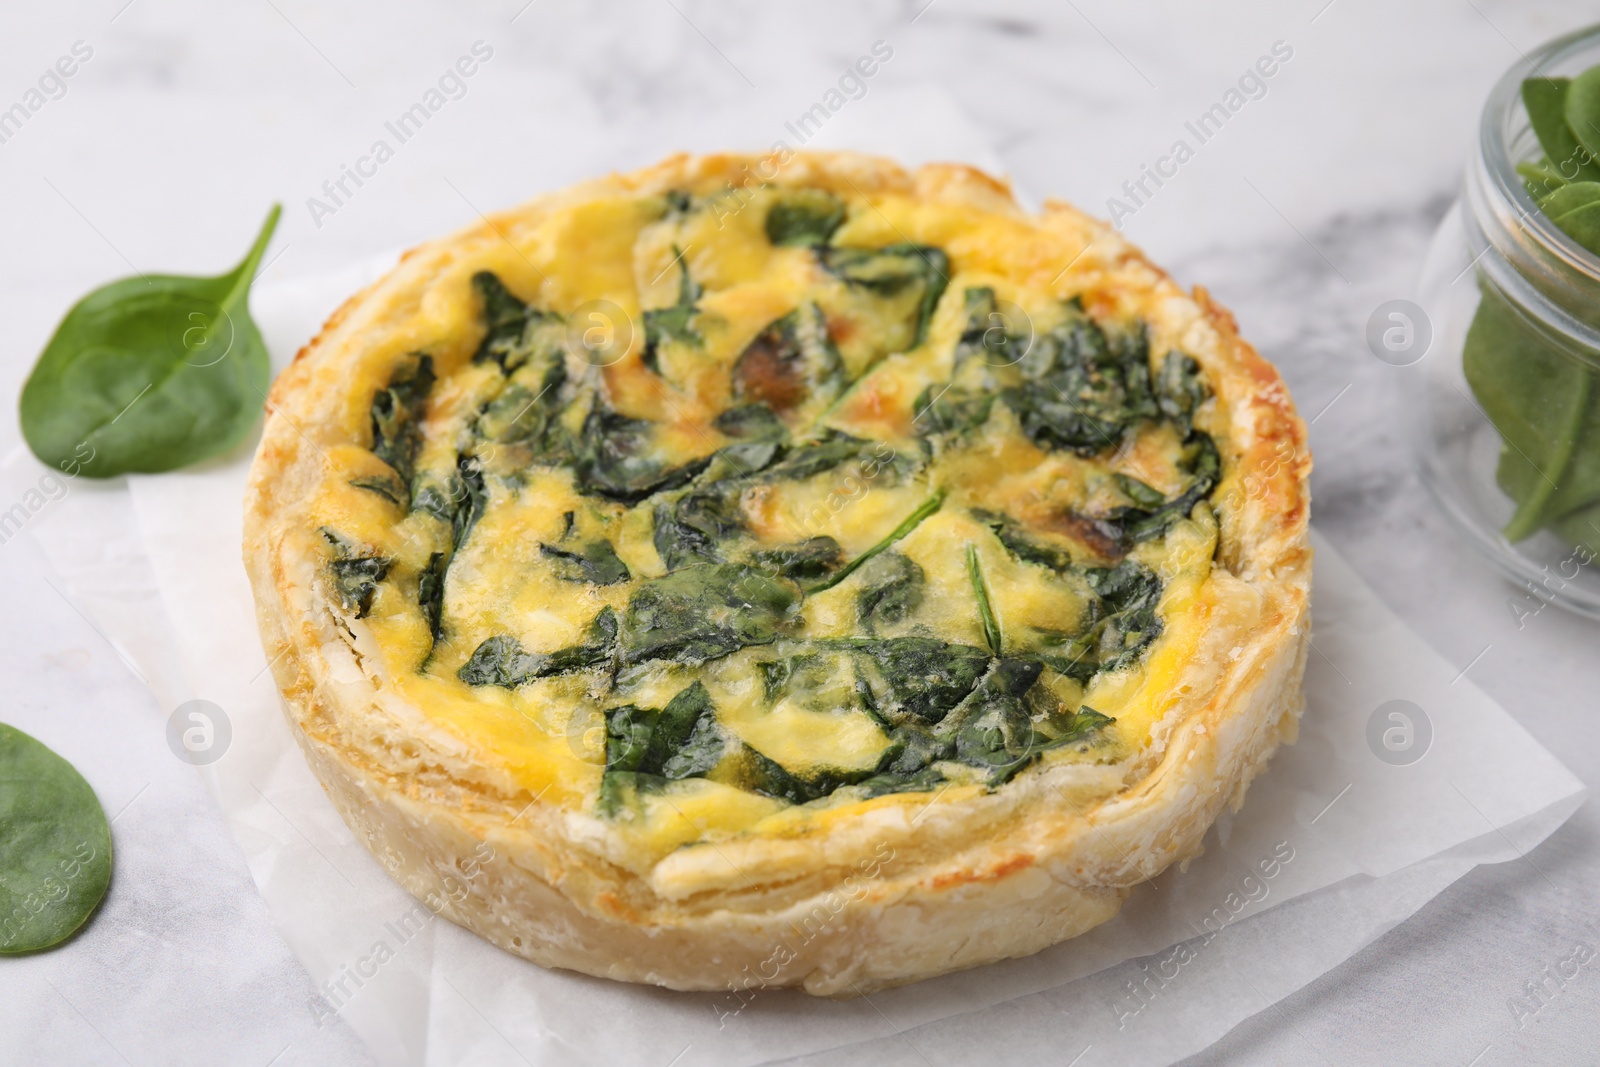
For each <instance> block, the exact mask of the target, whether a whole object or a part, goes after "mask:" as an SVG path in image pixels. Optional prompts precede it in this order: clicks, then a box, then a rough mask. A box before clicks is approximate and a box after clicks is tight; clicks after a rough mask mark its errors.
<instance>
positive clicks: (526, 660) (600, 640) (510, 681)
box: [456, 607, 618, 689]
mask: <svg viewBox="0 0 1600 1067" xmlns="http://www.w3.org/2000/svg"><path fill="white" fill-rule="evenodd" d="M617 629H618V623H617V613H616V612H615V611H613V610H612V609H611V608H609V607H607V608H601V609H600V613H599V614H598V615H596V616H595V617H594V620H593V621H591V622H590V623H589V626H588V628H587V629H586V630H585V632H584V635H583V639H582V640H581V641H580V642H579V643H578V644H576V645H570V646H568V647H566V648H561V649H557V650H556V651H554V652H550V653H540V652H529V651H528V650H527V649H525V648H523V647H522V642H521V641H518V640H517V639H516V638H515V637H512V636H511V635H510V634H495V635H494V636H493V637H488V638H485V639H484V641H483V642H482V643H481V644H480V645H478V647H477V648H476V649H474V650H473V653H472V655H471V656H470V657H468V659H467V662H466V663H464V664H462V665H461V669H460V670H458V671H457V672H456V676H457V677H458V678H460V679H461V680H462V681H463V682H466V683H467V684H468V685H493V686H499V687H500V688H502V689H515V688H517V687H518V686H522V685H527V684H528V683H529V682H532V681H534V680H535V679H538V678H547V677H549V676H551V675H553V674H568V673H571V672H572V671H581V670H586V669H588V668H590V667H600V666H605V665H607V664H608V663H609V662H610V660H611V658H612V656H613V655H614V654H615V652H616V646H617Z"/></svg>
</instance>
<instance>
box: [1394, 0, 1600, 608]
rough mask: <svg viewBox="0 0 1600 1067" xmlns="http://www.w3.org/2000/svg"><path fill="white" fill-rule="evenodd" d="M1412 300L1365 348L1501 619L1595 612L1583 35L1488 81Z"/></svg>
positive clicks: (1586, 47) (1595, 432) (1591, 279)
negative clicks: (1385, 373)
mask: <svg viewBox="0 0 1600 1067" xmlns="http://www.w3.org/2000/svg"><path fill="white" fill-rule="evenodd" d="M1419 298H1420V303H1421V307H1420V308H1417V307H1415V306H1413V305H1409V304H1406V303H1405V302H1403V301H1396V302H1393V306H1391V305H1384V306H1383V307H1380V308H1379V309H1378V312H1377V313H1375V314H1374V317H1373V320H1372V322H1370V323H1369V326H1368V342H1369V344H1370V345H1371V347H1372V349H1373V351H1374V352H1375V353H1376V354H1377V355H1378V356H1379V357H1380V358H1383V359H1385V360H1386V361H1387V362H1390V363H1394V364H1396V365H1402V366H1405V365H1408V364H1413V363H1414V364H1415V365H1411V366H1407V369H1406V370H1405V371H1403V373H1404V374H1405V375H1406V377H1407V379H1408V384H1409V386H1410V387H1411V389H1410V399H1411V400H1412V401H1413V403H1412V405H1411V415H1412V417H1413V418H1414V421H1413V423H1412V426H1413V430H1414V432H1415V435H1416V443H1417V450H1418V454H1419V457H1420V460H1421V468H1422V474H1423V479H1424V481H1426V482H1427V484H1428V486H1429V487H1430V488H1431V489H1432V491H1433V492H1434V494H1435V496H1437V498H1438V499H1439V501H1440V503H1441V504H1442V505H1443V506H1444V509H1445V510H1446V511H1447V512H1448V513H1449V514H1450V515H1451V517H1452V518H1453V519H1454V520H1455V521H1456V523H1457V524H1458V525H1459V526H1460V527H1461V528H1462V529H1463V530H1464V531H1465V533H1466V534H1467V536H1468V538H1469V539H1470V540H1471V541H1472V542H1473V543H1474V544H1475V545H1476V546H1477V547H1478V548H1479V549H1480V550H1482V552H1483V553H1484V554H1485V555H1486V556H1487V557H1488V558H1489V559H1490V560H1491V561H1493V562H1494V563H1495V564H1496V565H1497V566H1499V567H1500V568H1501V569H1502V570H1503V571H1504V572H1505V573H1506V574H1507V575H1508V576H1509V577H1510V578H1511V579H1512V580H1513V581H1515V582H1516V583H1517V585H1518V586H1520V587H1521V589H1520V590H1518V591H1517V592H1514V593H1512V594H1511V595H1510V596H1509V598H1508V603H1509V604H1510V606H1511V611H1512V613H1513V614H1514V615H1515V616H1516V618H1517V622H1518V625H1519V626H1521V625H1525V624H1526V623H1527V620H1528V619H1529V618H1530V617H1531V616H1532V615H1533V614H1536V613H1537V612H1538V611H1539V610H1540V609H1541V608H1542V607H1543V606H1544V604H1545V603H1546V602H1549V603H1556V604H1560V605H1562V606H1564V607H1568V608H1571V609H1574V610H1577V611H1580V612H1583V613H1585V614H1589V615H1594V616H1596V617H1600V27H1591V28H1589V29H1586V30H1583V31H1580V32H1578V33H1574V34H1571V35H1569V36H1567V37H1563V38H1561V39H1559V40H1557V41H1553V42H1551V43H1550V44H1548V45H1546V46H1544V47H1543V48H1541V49H1539V50H1538V51H1536V52H1534V53H1532V54H1531V55H1529V56H1527V57H1526V59H1525V61H1524V62H1522V63H1520V64H1518V66H1517V67H1515V68H1513V69H1512V70H1511V71H1510V72H1508V73H1507V74H1506V76H1505V77H1504V78H1502V79H1501V80H1500V82H1499V83H1498V84H1497V85H1496V86H1495V88H1494V91H1493V92H1492V93H1491V94H1490V96H1489V100H1488V103H1487V104H1486V105H1485V106H1484V109H1483V117H1482V121H1481V123H1480V125H1479V133H1478V144H1477V150H1476V151H1475V152H1474V153H1473V156H1472V158H1471V159H1470V160H1469V161H1468V163H1467V168H1466V178H1465V182H1464V188H1463V191H1462V195H1461V199H1460V200H1459V201H1458V202H1457V203H1456V205H1455V206H1454V207H1452V208H1451V210H1450V212H1449V213H1448V214H1447V215H1446V217H1445V219H1444V221H1443V223H1441V225H1440V228H1439V232H1438V233H1437V234H1436V235H1435V237H1434V241H1433V245H1432V247H1431V249H1430V250H1429V254H1428V258H1427V262H1426V264H1425V265H1424V267H1423V273H1422V279H1421V283H1420V287H1419ZM1430 335H1431V336H1430Z"/></svg>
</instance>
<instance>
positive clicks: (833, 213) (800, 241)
mask: <svg viewBox="0 0 1600 1067" xmlns="http://www.w3.org/2000/svg"><path fill="white" fill-rule="evenodd" d="M844 217H845V205H844V201H843V200H840V199H839V198H838V197H836V196H834V195H833V194H832V193H830V192H827V191H825V190H822V189H792V190H788V191H786V192H785V193H784V194H783V195H782V196H781V197H780V198H779V199H778V201H777V202H776V203H774V204H773V205H772V207H770V208H769V209H768V210H767V221H766V231H767V240H769V241H771V242H772V243H773V244H775V245H778V246H780V247H791V248H795V247H809V246H811V245H825V244H827V243H828V239H829V238H830V237H832V236H833V231H834V230H837V229H838V228H839V226H840V224H842V223H843V222H844Z"/></svg>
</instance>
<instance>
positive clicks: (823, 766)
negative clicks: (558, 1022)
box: [244, 150, 1311, 996]
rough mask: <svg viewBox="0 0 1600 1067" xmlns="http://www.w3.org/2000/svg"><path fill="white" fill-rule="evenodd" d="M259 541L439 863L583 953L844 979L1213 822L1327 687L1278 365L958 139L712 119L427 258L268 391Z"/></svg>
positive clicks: (348, 718) (521, 937) (1086, 904)
mask: <svg viewBox="0 0 1600 1067" xmlns="http://www.w3.org/2000/svg"><path fill="white" fill-rule="evenodd" d="M268 408H269V415H268V418H267V422H266V426H265V430H264V434H263V438H262V441H261V444H260V447H259V451H258V452H257V454H256V457H255V461H254V466H253V468H252V471H251V476H250V481H249V489H248V494H247V500H246V514H245V527H244V529H245V544H244V554H245V562H246V565H247V568H248V570H249V573H250V577H251V579H252V583H253V587H254V591H255V596H256V602H257V608H258V616H259V621H260V628H261V633H262V638H263V641H264V643H265V651H266V655H267V658H268V659H269V660H270V662H271V664H272V669H273V671H274V673H275V676H276V680H277V683H278V686H279V687H280V690H281V692H282V696H283V704H284V708H285V711H286V713H287V716H288V721H289V723H290V725H291V727H292V729H293V733H294V736H295V737H296V739H297V741H298V743H299V745H300V747H301V748H302V749H303V751H304V753H305V756H306V758H307V760H308V761H309V763H310V766H311V769H312V770H313V772H314V773H315V774H316V776H317V777H318V778H319V779H320V781H321V782H322V783H323V785H324V787H325V788H326V790H327V792H328V794H329V795H330V797H331V798H332V799H333V801H334V803H335V805H336V806H337V807H338V809H339V810H340V812H341V814H342V815H343V817H344V818H345V820H346V821H347V822H348V823H349V825H350V827H351V828H352V829H353V830H354V831H355V832H356V833H357V835H358V836H359V837H360V838H361V839H362V840H363V841H364V842H365V843H366V844H367V845H368V847H369V848H370V849H371V850H372V851H373V853H374V855H376V856H377V857H378V859H379V860H380V861H381V862H382V863H383V864H384V865H385V866H386V867H387V868H388V870H389V871H390V873H391V874H392V875H393V877H394V878H395V879H397V880H398V881H399V882H400V883H401V884H402V885H403V886H404V887H405V888H406V889H407V890H409V891H410V892H411V893H412V894H414V895H416V896H417V897H418V898H419V899H421V900H423V901H424V902H425V903H426V904H427V906H428V907H430V908H432V909H433V910H435V911H436V912H438V913H440V914H443V915H445V916H446V917H447V918H449V919H451V920H453V921H455V922H457V923H459V924H461V925H463V926H465V927H467V928H468V929H470V930H473V931H475V932H476V933H478V934H480V935H481V936H483V937H484V938H486V939H488V940H489V941H491V942H493V943H495V944H497V945H499V946H501V947H503V948H505V949H507V950H509V951H511V952H514V953H517V954H520V955H522V956H524V957H526V958H528V959H530V960H533V961H535V962H536V963H540V964H543V965H546V966H550V967H563V968H571V969H574V970H578V971H583V972H586V973H589V974H592V975H600V976H605V977H610V978H615V979H622V980H627V981H635V982H649V983H656V984H659V985H663V986H669V987H672V988H677V989H702V990H709V989H728V988H744V987H749V986H755V985H763V986H799V987H803V988H804V989H805V990H807V991H809V992H811V993H814V994H819V995H843V996H850V995H856V994H861V993H866V992H870V991H872V990H874V989H879V988H883V987H886V986H891V985H896V984H900V983H905V982H911V981H915V980H917V979H920V978H925V977H928V976H931V975H937V974H941V973H945V972H949V971H953V970H957V969H960V968H966V967H972V966H975V965H979V964H985V963H990V962H993V961H996V960H999V959H1003V958H1006V957H1014V956H1020V955H1025V954H1028V953H1032V952H1036V951H1038V950H1039V949H1041V948H1043V947H1045V946H1048V945H1051V944H1054V943H1056V942H1059V941H1061V940H1063V939H1066V938H1070V937H1073V936H1075V935H1077V934H1079V933H1082V932H1083V931H1085V930H1088V929H1090V928H1091V927H1093V926H1095V925H1097V924H1098V923H1101V922H1104V921H1106V920H1107V919H1109V918H1110V917H1111V916H1113V915H1114V914H1116V912H1117V910H1118V908H1119V907H1120V905H1121V903H1122V901H1123V900H1124V899H1125V898H1126V897H1127V896H1128V895H1129V893H1131V892H1132V891H1133V889H1134V888H1135V887H1137V886H1138V885H1139V884H1140V883H1142V882H1144V881H1146V880H1148V879H1149V878H1151V877H1153V876H1154V875H1156V874H1157V873H1159V872H1160V871H1162V870H1163V869H1164V868H1166V867H1167V866H1168V865H1169V864H1171V863H1173V862H1175V861H1182V860H1185V859H1187V858H1189V857H1192V856H1194V855H1196V854H1197V853H1198V852H1199V850H1200V848H1201V842H1202V838H1203V837H1204V835H1205V833H1206V831H1207V829H1208V828H1209V826H1210V825H1211V823H1212V822H1213V820H1214V819H1215V818H1216V816H1217V815H1218V814H1219V813H1220V812H1221V811H1222V810H1223V809H1224V807H1226V806H1228V805H1234V806H1237V805H1238V804H1239V803H1241V802H1242V800H1243V797H1244V792H1245V788H1246V786H1247V785H1248V783H1249V782H1250V780H1251V778H1252V777H1253V776H1254V775H1255V774H1257V773H1259V772H1260V771H1261V770H1262V768H1263V767H1264V765H1265V763H1266V761H1267V759H1268V758H1269V756H1270V755H1271V753H1272V752H1273V750H1274V749H1275V748H1276V746H1277V745H1278V744H1279V743H1280V742H1283V741H1287V740H1292V739H1293V736H1294V732H1295V727H1296V723H1297V717H1298V714H1299V712H1300V709H1301V707H1302V696H1301V676H1302V673H1303V670H1304V665H1305V657H1306V651H1307V648H1308V647H1309V644H1308V642H1309V616H1308V604H1309V592H1310V573H1311V572H1310V562H1311V560H1310V549H1309V547H1308V543H1307V528H1308V527H1307V523H1308V507H1309V499H1308V495H1307V476H1308V473H1309V469H1310V457H1309V454H1308V452H1307V449H1306V432H1305V426H1304V424H1303V423H1302V422H1301V420H1300V419H1299V418H1298V417H1297V415H1296V414H1295V411H1294V407H1293V404H1292V402H1291V400H1290V398H1289V395H1288V392H1287V391H1286V389H1285V387H1284V385H1283V382H1282V380H1281V379H1280V377H1279V376H1278V374H1277V373H1276V371H1275V370H1274V369H1273V368H1272V367H1271V366H1270V365H1269V364H1268V363H1266V362H1265V361H1264V360H1263V359H1261V357H1260V356H1258V355H1257V354H1256V352H1255V351H1254V350H1253V349H1252V348H1251V347H1250V346H1249V345H1248V344H1246V343H1245V342H1244V341H1242V340H1241V339H1240V338H1239V336H1238V333H1237V331H1236V327H1235V324H1234V322H1233V320H1232V318H1231V317H1230V316H1229V315H1228V313H1227V312H1226V311H1224V310H1223V309H1221V308H1220V307H1218V306H1217V305H1215V304H1213V303H1212V302H1211V300H1210V299H1209V298H1208V297H1207V295H1206V293H1205V292H1204V291H1203V290H1199V289H1196V290H1195V291H1194V293H1193V294H1192V295H1189V294H1186V293H1185V292H1183V291H1182V290H1180V289H1179V288H1178V287H1177V286H1176V285H1175V284H1174V283H1173V282H1172V280H1171V279H1169V278H1168V277H1167V276H1166V275H1165V274H1163V273H1162V272H1161V271H1160V270H1158V269H1157V268H1155V267H1154V266H1152V265H1151V264H1150V263H1149V262H1148V261H1147V260H1146V259H1145V258H1144V257H1143V256H1142V255H1141V254H1140V253H1139V251H1138V250H1136V249H1135V248H1133V247H1132V246H1130V245H1129V244H1128V243H1126V242H1125V241H1124V240H1123V239H1122V238H1121V237H1120V236H1119V235H1118V234H1117V233H1116V232H1115V231H1113V230H1112V229H1110V228H1109V227H1108V226H1106V225H1105V224H1104V223H1101V222H1099V221H1096V220H1093V219H1090V218H1088V217H1086V216H1084V215H1082V214H1080V213H1079V212H1077V211H1075V210H1073V209H1072V208H1071V207H1068V206H1067V205H1065V204H1061V203H1055V202H1051V203H1047V204H1046V205H1045V207H1044V210H1043V212H1042V213H1041V214H1038V215H1031V214H1029V213H1028V212H1026V211H1024V210H1023V209H1022V208H1020V207H1019V206H1018V205H1017V203H1016V202H1015V201H1014V199H1013V197H1012V196H1011V194H1010V191H1009V189H1008V188H1007V186H1006V185H1005V184H1004V183H1002V182H999V181H996V180H995V179H992V178H990V177H987V176H985V175H984V174H982V173H980V172H978V171H976V170H973V169H971V168H968V167H964V166H953V165H938V166H925V167H922V168H920V169H918V170H917V171H915V172H907V171H905V170H902V169H901V168H899V167H897V166H895V165H894V164H892V163H890V162H888V161H885V160H881V159H876V158H872V157H868V156H862V155H855V154H843V153H840V154H833V153H829V154H807V153H795V152H790V151H787V150H780V151H778V152H777V153H776V154H774V155H768V156H760V155H749V156H745V155H714V156H704V157H690V156H678V157H674V158H671V159H668V160H667V161H665V162H663V163H661V164H660V165H658V166H655V167H653V168H650V169H647V170H643V171H639V172H637V173H633V174H627V175H616V176H612V177H609V178H604V179H600V180H597V181H592V182H588V183H586V184H582V185H579V186H577V187H575V188H572V189H570V190H567V191H564V192H560V193H557V194H553V195H549V196H545V197H542V198H540V199H537V200H534V201H532V202H531V203H529V204H527V205H525V206H523V207H521V208H518V209H515V210H512V211H509V212H506V213H504V214H500V215H497V216H494V217H492V218H486V219H484V220H483V222H482V223H481V224H480V225H477V226H474V227H472V228H470V229H468V230H466V231H464V232H462V233H459V234H456V235H455V236H452V237H448V238H445V239H443V240H439V241H436V242H433V243H431V244H427V245H424V246H422V247H420V248H418V249H416V250H414V251H412V252H410V253H409V254H407V255H406V256H405V257H404V259H403V260H402V261H401V263H400V264H399V265H398V266H397V267H396V268H395V269H394V270H393V271H392V272H391V273H390V274H389V275H388V276H387V277H385V278H384V279H382V280H381V281H379V282H377V283H376V284H375V285H373V286H372V287H370V288H369V289H367V290H366V291H365V292H362V293H359V294H358V295H356V296H355V297H353V298H352V299H351V300H350V301H349V302H348V303H346V304H345V305H344V307H342V308H341V309H340V310H339V311H338V312H337V313H336V314H335V315H334V316H333V317H332V318H331V319H330V320H329V322H328V323H327V324H326V326H325V327H324V328H323V330H322V331H321V333H320V335H319V336H318V337H317V338H316V339H315V340H313V341H312V342H311V343H310V344H309V345H307V346H306V347H305V349H304V350H302V351H301V352H300V353H299V355H298V357H297V358H296V359H295V361H294V362H293V364H292V365H291V366H290V367H289V368H288V369H287V370H286V371H285V372H284V373H283V374H282V376H281V377H280V378H279V379H278V381H277V382H276V384H275V385H274V387H273V390H272V393H271V397H270V401H269V404H268Z"/></svg>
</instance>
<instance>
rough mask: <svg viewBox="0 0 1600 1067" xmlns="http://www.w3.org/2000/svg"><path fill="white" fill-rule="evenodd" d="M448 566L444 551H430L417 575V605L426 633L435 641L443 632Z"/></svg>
mask: <svg viewBox="0 0 1600 1067" xmlns="http://www.w3.org/2000/svg"><path fill="white" fill-rule="evenodd" d="M449 567H450V556H449V554H448V553H445V552H430V553H429V554H428V563H427V565H426V566H424V567H423V568H422V573H420V574H418V575H417V607H419V608H421V609H422V618H423V620H424V621H425V622H427V624H428V633H429V634H430V635H432V637H433V640H434V641H435V642H437V641H438V640H439V638H440V636H441V635H442V634H443V633H444V576H445V571H447V570H448V569H449Z"/></svg>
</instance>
